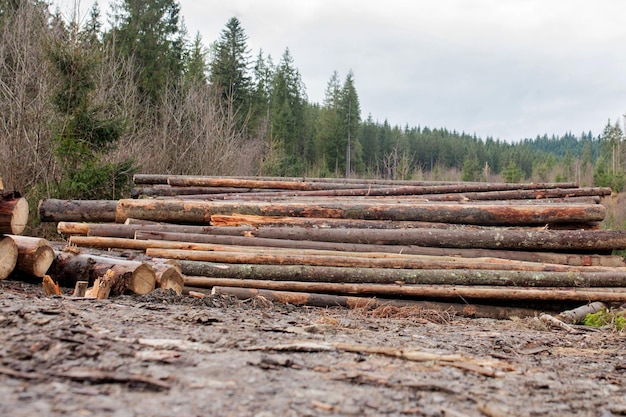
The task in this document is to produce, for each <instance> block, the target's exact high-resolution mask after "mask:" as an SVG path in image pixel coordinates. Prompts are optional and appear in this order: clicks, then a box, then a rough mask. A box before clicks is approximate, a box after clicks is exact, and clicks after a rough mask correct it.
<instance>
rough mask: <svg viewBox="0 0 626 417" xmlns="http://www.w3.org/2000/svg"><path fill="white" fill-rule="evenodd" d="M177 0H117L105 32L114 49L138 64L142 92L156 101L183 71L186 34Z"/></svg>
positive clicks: (139, 83) (138, 81) (138, 77)
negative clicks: (112, 19)
mask: <svg viewBox="0 0 626 417" xmlns="http://www.w3.org/2000/svg"><path fill="white" fill-rule="evenodd" d="M179 14H180V5H179V3H178V2H176V1H175V0H118V1H117V2H116V3H115V4H114V16H113V18H114V21H113V26H112V28H111V29H110V31H109V32H108V33H107V34H106V35H105V39H106V40H107V42H111V43H113V44H114V45H115V51H117V53H118V54H120V55H121V56H122V57H124V58H125V59H128V60H132V61H133V62H134V64H135V65H136V66H137V71H136V72H135V81H136V82H137V85H138V87H139V91H140V93H141V94H142V95H143V96H144V97H145V99H146V100H147V101H148V102H150V103H151V104H155V103H157V102H158V101H159V99H160V98H161V95H162V94H163V93H164V92H165V91H166V88H167V85H168V82H171V80H176V79H178V78H179V77H180V76H181V75H182V74H183V72H184V61H183V54H184V45H185V41H184V35H185V31H184V28H183V27H182V25H181V22H180V20H179Z"/></svg>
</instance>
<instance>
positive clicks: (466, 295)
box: [215, 284, 626, 303]
mask: <svg viewBox="0 0 626 417" xmlns="http://www.w3.org/2000/svg"><path fill="white" fill-rule="evenodd" d="M337 285H342V284H337ZM226 288H227V287H218V289H216V290H215V292H216V293H222V294H224V293H226V294H228V293H229V292H231V293H233V294H234V293H235V292H238V293H240V294H241V293H242V292H243V291H234V290H226ZM358 291H359V294H363V295H382V296H403V297H419V298H435V299H461V300H510V301H513V300H516V301H519V300H535V301H584V302H589V301H603V302H614V303H622V302H625V301H626V291H623V290H622V289H614V288H602V289H601V288H593V289H590V288H544V289H535V288H510V287H466V286H434V285H419V286H418V285H412V286H408V285H407V286H400V285H360V286H359V290H358ZM338 292H339V293H342V292H341V291H338ZM254 293H255V291H252V292H249V294H254ZM248 298H249V297H248ZM270 299H271V296H270ZM296 300H297V298H290V299H285V301H284V302H287V303H294V301H296Z"/></svg>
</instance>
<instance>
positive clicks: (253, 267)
mask: <svg viewBox="0 0 626 417" xmlns="http://www.w3.org/2000/svg"><path fill="white" fill-rule="evenodd" d="M179 262H180V265H181V268H182V272H183V274H184V275H187V276H206V277H218V278H237V279H260V280H274V281H303V282H331V283H349V284H359V283H372V284H393V283H402V284H437V285H444V284H445V285H499V286H516V287H626V274H624V272H623V271H614V272H535V271H506V270H505V271H502V270H475V269H385V268H346V267H332V266H306V265H257V264H224V263H213V262H201V261H185V260H181V261H179ZM196 286H198V285H196Z"/></svg>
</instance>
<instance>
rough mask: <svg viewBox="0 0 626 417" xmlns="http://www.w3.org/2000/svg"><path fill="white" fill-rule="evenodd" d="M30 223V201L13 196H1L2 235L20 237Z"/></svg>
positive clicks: (0, 217)
mask: <svg viewBox="0 0 626 417" xmlns="http://www.w3.org/2000/svg"><path fill="white" fill-rule="evenodd" d="M27 223H28V201H27V200H26V199H25V198H24V197H18V196H15V195H13V194H11V193H10V194H9V195H7V196H3V195H1V194H0V234H10V235H19V234H21V233H22V232H23V231H24V229H25V228H26V224H27Z"/></svg>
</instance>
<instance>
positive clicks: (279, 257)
mask: <svg viewBox="0 0 626 417" xmlns="http://www.w3.org/2000/svg"><path fill="white" fill-rule="evenodd" d="M170 243H172V242H170ZM181 246H182V245H181ZM206 249H208V250H204V249H203V248H202V247H197V248H194V249H193V250H187V249H163V248H154V247H152V248H148V249H146V254H147V255H148V256H154V257H163V258H168V259H177V260H189V261H202V262H217V263H235V264H257V265H309V266H327V267H345V268H381V269H383V268H386V269H420V270H435V269H438V270H444V269H456V270H460V269H463V270H468V269H472V270H498V271H520V272H533V271H534V272H587V273H590V272H616V268H604V267H591V266H590V267H575V266H567V265H555V264H538V263H533V262H520V261H510V260H504V259H493V258H467V259H462V258H453V257H437V256H420V255H396V256H394V255H392V254H380V253H369V254H367V255H369V256H368V257H359V256H358V255H359V253H345V254H344V255H337V252H332V254H330V253H331V252H325V251H321V252H313V253H310V252H308V251H307V252H306V253H299V254H296V253H294V252H293V251H291V252H285V251H275V250H272V251H268V250H263V249H256V248H255V250H254V251H252V252H243V251H241V250H239V249H242V248H241V247H233V248H232V250H231V251H228V249H229V248H225V250H222V249H217V248H211V247H207V248H206ZM300 252H303V251H300ZM361 255H363V254H361ZM383 255H389V257H384V256H383ZM621 272H622V273H625V274H626V268H625V269H624V270H623V271H621Z"/></svg>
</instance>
